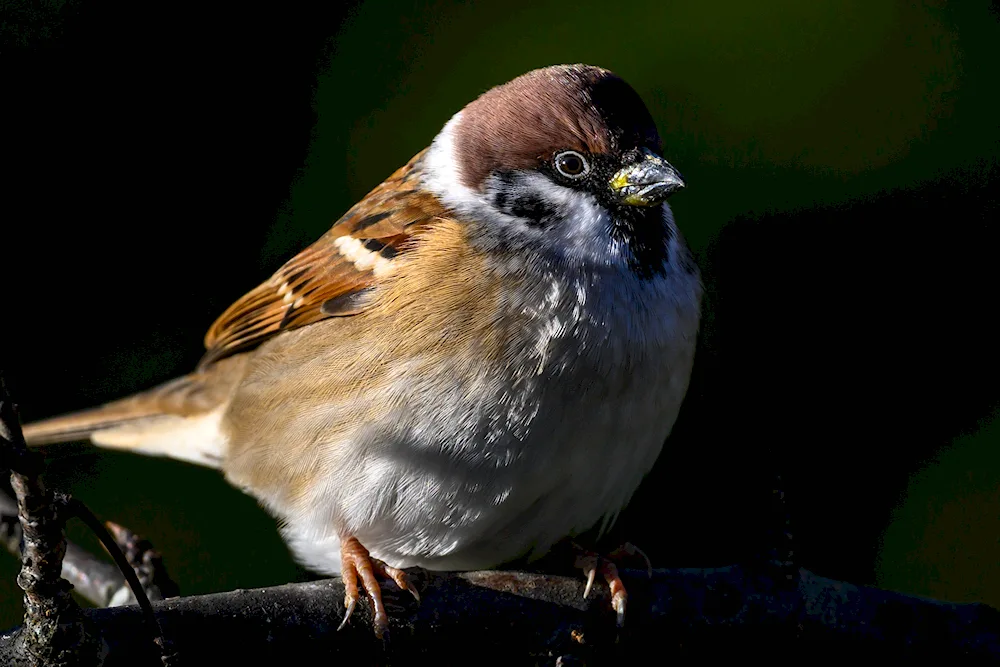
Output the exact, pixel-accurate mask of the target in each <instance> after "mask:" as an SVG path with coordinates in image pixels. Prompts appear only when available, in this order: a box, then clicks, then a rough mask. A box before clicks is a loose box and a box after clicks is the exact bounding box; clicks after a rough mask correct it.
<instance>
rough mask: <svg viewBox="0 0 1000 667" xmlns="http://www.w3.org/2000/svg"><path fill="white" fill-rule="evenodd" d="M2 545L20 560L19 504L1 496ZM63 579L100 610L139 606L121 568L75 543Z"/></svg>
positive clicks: (68, 550)
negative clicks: (123, 605)
mask: <svg viewBox="0 0 1000 667" xmlns="http://www.w3.org/2000/svg"><path fill="white" fill-rule="evenodd" d="M0 542H2V543H3V545H4V547H6V548H7V551H9V552H10V553H11V554H12V555H13V556H15V557H18V558H20V556H21V524H20V522H19V521H18V520H17V503H15V502H14V501H13V500H12V499H11V498H9V497H8V496H7V495H6V494H3V493H0ZM62 578H63V579H65V580H66V581H68V582H69V583H71V584H72V585H73V590H74V591H75V592H76V593H78V594H79V595H80V596H81V597H83V598H84V599H85V600H87V601H88V602H90V603H91V604H94V605H97V606H98V607H111V606H117V605H120V604H130V603H134V602H135V596H133V595H132V591H131V590H129V587H128V584H127V583H125V578H124V577H123V576H122V574H121V572H119V571H118V568H117V567H115V566H114V565H112V564H111V563H108V562H107V561H104V560H101V559H100V558H98V557H96V556H94V555H92V554H91V553H90V552H89V551H86V550H85V549H82V548H80V547H79V546H77V545H76V544H73V543H72V542H66V555H65V556H64V557H63V562H62Z"/></svg>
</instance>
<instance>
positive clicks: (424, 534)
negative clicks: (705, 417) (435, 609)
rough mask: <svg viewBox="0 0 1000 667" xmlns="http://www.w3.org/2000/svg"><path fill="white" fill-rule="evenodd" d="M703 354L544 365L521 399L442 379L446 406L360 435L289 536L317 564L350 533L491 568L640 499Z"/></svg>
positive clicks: (401, 556)
mask: <svg viewBox="0 0 1000 667" xmlns="http://www.w3.org/2000/svg"><path fill="white" fill-rule="evenodd" d="M690 357H691V355H690V354H689V353H685V354H682V355H680V356H679V357H678V356H673V357H672V358H671V359H669V361H671V362H674V363H671V364H670V366H669V367H667V366H664V365H656V366H647V367H646V368H641V369H635V368H632V369H629V370H628V371H627V372H625V371H623V372H621V373H611V374H606V375H604V376H601V377H597V376H593V377H577V378H562V379H557V380H552V379H546V378H537V382H538V383H539V384H538V385H537V388H536V389H531V388H528V389H527V391H528V394H529V395H527V396H526V395H525V394H524V393H523V392H522V393H520V394H518V393H517V392H516V391H513V388H510V387H508V388H506V389H505V390H504V391H502V392H501V394H502V395H505V396H508V397H517V398H509V399H508V400H499V401H498V400H497V398H496V396H495V395H494V394H493V393H490V392H480V391H479V389H478V388H477V387H476V386H462V387H454V388H452V389H451V390H445V389H441V390H440V391H439V392H438V393H437V405H435V406H433V408H429V407H428V406H427V405H424V404H422V405H420V409H419V410H417V409H415V408H414V406H413V405H410V406H409V407H408V408H400V409H398V410H397V411H395V413H393V414H389V415H386V417H385V418H384V419H382V420H380V422H378V423H375V424H371V425H369V426H367V427H366V428H364V429H362V431H361V432H358V433H355V434H354V436H353V442H352V445H351V448H350V449H351V451H353V452H355V453H358V452H362V454H361V455H358V456H351V457H350V458H349V459H345V460H344V461H342V465H341V467H340V470H339V474H338V475H336V476H335V477H333V478H331V479H330V480H329V481H328V483H326V484H324V485H319V486H318V487H317V489H316V492H315V493H314V494H312V497H311V498H310V499H309V500H308V502H307V503H305V504H304V505H302V506H300V507H299V508H298V509H297V510H296V511H294V512H293V513H292V514H291V515H289V516H285V517H283V518H284V519H285V526H286V527H285V528H284V534H285V537H286V539H287V541H288V543H289V545H290V547H291V548H292V550H293V551H294V552H295V554H296V556H297V557H298V558H299V559H300V561H302V562H303V563H304V564H305V565H307V566H308V567H311V568H312V569H316V570H319V571H323V572H331V573H333V572H337V571H339V562H340V554H339V536H340V535H352V536H354V537H357V538H358V539H359V540H360V541H361V543H362V544H364V545H365V546H366V547H367V548H368V549H369V550H370V551H371V552H372V555H374V556H375V557H378V558H381V559H382V560H384V561H386V562H387V563H389V564H390V565H394V566H396V567H410V566H420V567H425V568H428V569H434V570H470V569H483V568H490V567H493V566H496V565H499V564H501V563H503V562H506V561H510V560H513V559H515V558H518V557H521V556H524V555H541V554H544V553H545V552H546V551H547V550H548V549H549V548H550V547H551V546H552V545H553V544H554V543H555V542H557V541H558V540H559V539H561V538H563V537H565V536H567V535H572V534H575V533H579V532H582V531H585V530H587V529H589V528H591V527H592V526H594V525H595V524H596V523H597V522H599V521H601V520H602V518H604V519H612V518H613V517H614V516H615V515H616V514H617V512H618V511H619V510H620V509H621V508H622V507H623V506H624V505H625V504H626V503H627V502H628V500H629V498H630V497H631V495H632V493H633V492H634V491H635V489H636V487H637V486H638V485H639V482H640V481H641V479H642V477H643V476H644V475H645V474H646V473H647V472H648V471H649V470H650V468H651V467H652V465H653V463H654V462H655V460H656V457H657V455H658V454H659V451H660V449H661V447H662V445H663V441H664V439H665V438H666V436H667V434H668V433H669V431H670V428H671V427H672V426H673V423H674V420H675V419H676V416H677V411H678V409H679V407H680V403H681V400H682V399H683V396H684V392H685V390H686V386H687V378H688V372H689V370H690V362H691V358H690ZM452 377H455V376H454V375H453V376H452ZM487 384H490V383H487ZM410 386H412V384H411V385H410ZM541 387H544V390H542V389H541ZM536 391H538V392H540V393H538V394H537V395H536V394H534V393H533V392H536ZM498 405H499V406H501V409H494V408H496V406H498Z"/></svg>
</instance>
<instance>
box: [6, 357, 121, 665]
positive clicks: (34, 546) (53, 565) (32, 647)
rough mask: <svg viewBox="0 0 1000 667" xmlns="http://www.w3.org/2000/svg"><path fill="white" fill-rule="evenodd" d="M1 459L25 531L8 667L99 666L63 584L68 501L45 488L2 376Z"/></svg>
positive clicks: (96, 649)
mask: <svg viewBox="0 0 1000 667" xmlns="http://www.w3.org/2000/svg"><path fill="white" fill-rule="evenodd" d="M0 456H2V457H3V462H4V463H6V465H7V466H8V467H9V468H10V470H11V474H10V483H11V486H12V487H13V488H14V493H15V495H16V496H17V516H18V519H19V521H20V528H21V542H22V543H23V544H22V554H21V572H20V573H19V574H18V575H17V584H18V586H20V587H21V589H22V590H23V591H24V625H23V626H21V627H20V628H19V629H18V630H17V631H16V632H15V633H14V634H13V635H12V636H11V640H10V644H9V647H10V653H9V655H8V656H5V657H6V658H7V659H6V660H5V661H3V664H5V665H26V666H31V667H36V666H37V667H49V666H56V665H88V664H94V665H97V664H100V661H101V657H102V656H101V654H102V653H103V649H104V647H103V645H102V643H101V642H100V640H99V637H98V636H97V635H95V634H94V633H93V632H91V631H90V628H89V627H88V624H87V621H86V619H85V618H84V617H83V616H81V614H80V607H79V605H77V604H76V601H75V600H73V598H72V596H70V594H69V591H70V589H71V588H72V586H70V584H69V583H68V582H67V581H66V580H65V579H63V578H62V560H63V556H64V555H65V553H66V536H65V535H64V533H63V525H64V523H65V515H66V510H67V505H66V498H65V497H64V496H61V495H59V494H53V493H51V492H50V491H49V490H48V489H46V488H45V485H44V484H43V483H42V478H41V472H42V468H43V467H44V465H43V462H42V460H41V457H40V456H39V455H38V454H37V453H35V452H30V451H28V448H27V446H26V445H25V444H24V436H23V435H22V434H21V425H20V422H19V420H18V416H17V409H16V407H15V406H14V403H13V401H11V398H10V396H9V395H8V393H7V388H6V386H5V384H4V381H3V376H2V374H0Z"/></svg>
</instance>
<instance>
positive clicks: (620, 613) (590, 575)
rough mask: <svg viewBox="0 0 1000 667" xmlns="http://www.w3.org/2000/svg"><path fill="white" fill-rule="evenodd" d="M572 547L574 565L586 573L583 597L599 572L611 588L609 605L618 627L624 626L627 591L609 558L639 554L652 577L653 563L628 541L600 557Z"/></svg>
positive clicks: (591, 586)
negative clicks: (575, 554)
mask: <svg viewBox="0 0 1000 667" xmlns="http://www.w3.org/2000/svg"><path fill="white" fill-rule="evenodd" d="M573 548H574V550H575V551H576V552H577V556H576V560H575V561H574V566H575V567H578V568H580V569H582V570H583V573H584V574H585V575H587V587H586V588H585V589H584V590H583V597H584V598H587V597H588V596H589V595H590V591H591V589H592V588H593V587H594V579H595V578H596V577H597V573H598V572H600V573H601V577H602V578H603V579H604V581H606V582H607V584H608V588H609V589H610V590H611V607H612V609H614V610H615V615H616V617H617V622H618V627H619V628H621V627H624V626H625V605H626V603H627V602H628V592H627V591H626V590H625V584H624V583H623V582H622V580H621V577H619V576H618V568H617V567H616V566H615V564H614V563H612V562H611V559H615V560H622V559H624V558H625V557H626V556H639V557H641V558H642V559H643V561H645V563H646V572H647V573H648V574H649V576H650V577H652V576H653V565H652V563H650V562H649V558H648V557H647V556H646V554H644V553H643V552H642V549H640V548H639V547H637V546H635V545H633V544H631V543H628V542H626V543H625V544H623V545H622V546H620V547H618V548H617V549H615V550H614V551H612V552H611V553H610V554H608V555H607V557H601V556H600V555H598V554H596V553H594V552H593V551H587V550H586V549H584V548H582V547H580V546H579V545H577V544H573Z"/></svg>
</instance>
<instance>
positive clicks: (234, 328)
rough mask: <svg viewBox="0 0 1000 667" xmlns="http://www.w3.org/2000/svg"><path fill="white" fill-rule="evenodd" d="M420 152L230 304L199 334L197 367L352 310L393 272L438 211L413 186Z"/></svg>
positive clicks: (430, 199) (417, 184)
mask: <svg viewBox="0 0 1000 667" xmlns="http://www.w3.org/2000/svg"><path fill="white" fill-rule="evenodd" d="M422 157H423V152H421V153H418V154H417V155H416V156H415V157H414V158H413V159H412V160H410V162H409V163H408V164H407V165H406V166H404V167H402V168H401V169H399V170H398V171H396V172H395V173H394V174H393V175H392V176H390V177H389V178H388V179H386V180H385V181H384V182H383V183H382V184H381V185H379V186H378V187H377V188H375V189H374V190H372V191H371V192H370V193H368V195H367V196H365V198H364V199H362V200H361V201H359V202H358V203H357V204H355V205H354V207H353V208H351V210H349V211H348V212H347V213H346V214H345V215H344V217H342V218H340V220H338V221H337V222H336V223H335V224H334V225H333V227H332V228H331V229H330V231H328V232H327V233H326V234H324V235H323V236H321V237H320V239H319V240H318V241H316V242H315V243H313V244H312V245H311V246H309V247H308V248H306V249H305V250H303V251H302V252H300V253H299V254H298V255H296V256H295V257H293V258H292V259H291V260H289V261H288V262H287V263H286V264H285V265H284V266H282V267H281V268H280V269H278V271H277V272H276V273H275V274H274V275H273V276H271V278H270V279H269V280H267V281H266V282H264V283H263V284H261V285H260V286H259V287H257V288H256V289H254V290H253V291H251V292H248V293H247V294H246V295H244V296H243V297H242V298H241V299H239V300H238V301H236V303H234V304H233V305H231V306H230V307H229V308H228V309H227V310H226V312H224V313H223V314H222V315H221V316H220V317H219V319H217V320H216V321H215V323H214V324H213V325H212V326H211V328H210V329H209V330H208V333H207V334H206V335H205V348H206V349H207V352H206V353H205V356H204V357H202V360H201V364H200V367H201V368H204V367H205V366H206V365H208V364H211V363H212V362H215V361H218V360H219V359H222V358H224V357H227V356H229V355H231V354H234V353H236V352H239V351H241V350H246V349H249V348H252V347H256V346H258V345H260V344H261V343H263V342H264V341H265V340H267V339H268V338H270V337H272V336H274V335H276V334H278V333H280V332H282V331H288V330H290V329H295V328H298V327H302V326H305V325H307V324H312V323H313V322H318V321H319V320H323V319H326V318H328V317H337V316H344V315H353V314H355V313H357V312H359V310H360V305H361V303H362V301H363V299H362V298H360V297H361V296H362V295H363V294H364V293H365V290H367V289H368V288H370V287H372V286H374V285H376V284H377V283H378V281H379V279H380V278H382V277H383V276H385V275H387V274H388V273H389V272H391V271H392V264H393V261H394V258H395V257H396V255H398V254H399V253H400V252H403V251H405V250H406V248H407V246H408V241H409V240H410V238H411V237H412V236H413V234H414V233H415V232H417V231H419V230H420V229H421V228H423V227H425V226H426V225H427V224H429V223H430V222H431V221H432V220H433V219H435V218H437V217H439V216H441V215H442V214H443V213H444V210H443V209H442V208H441V205H440V204H439V203H438V201H437V199H436V198H435V197H434V196H433V195H430V194H428V193H427V192H425V191H423V190H421V189H420V179H419V174H420V164H421V158H422Z"/></svg>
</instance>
